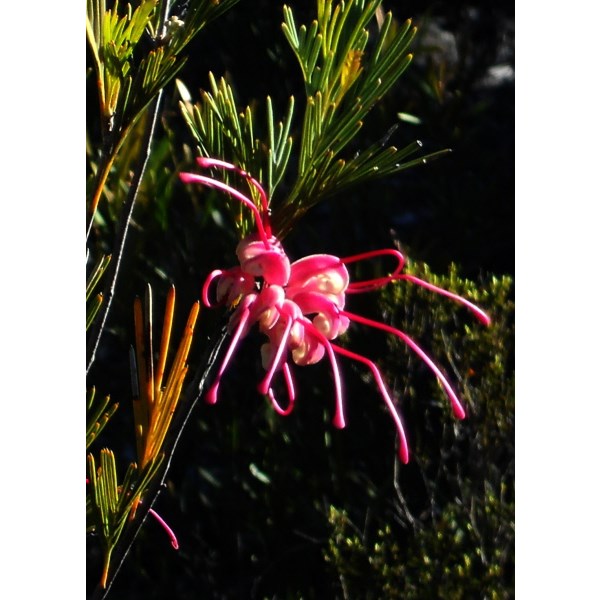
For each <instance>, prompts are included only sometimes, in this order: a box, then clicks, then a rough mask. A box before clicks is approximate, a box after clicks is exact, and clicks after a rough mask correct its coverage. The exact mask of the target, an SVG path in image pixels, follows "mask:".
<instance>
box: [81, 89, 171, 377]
mask: <svg viewBox="0 0 600 600" xmlns="http://www.w3.org/2000/svg"><path fill="white" fill-rule="evenodd" d="M162 93H163V91H162V90H160V92H159V93H158V95H157V96H156V98H155V99H154V101H153V104H152V108H151V113H150V121H149V123H148V126H147V127H146V132H145V136H144V141H143V147H144V148H145V151H144V154H143V156H142V157H141V160H140V165H139V167H138V169H137V171H136V173H135V175H134V177H133V180H132V182H131V185H130V186H129V192H128V193H127V199H126V201H125V205H124V206H123V210H122V212H121V219H120V220H119V230H118V233H117V238H116V241H115V248H114V251H113V255H112V256H113V260H112V261H111V263H110V265H109V269H108V273H107V278H106V285H105V286H104V290H103V297H104V302H103V303H102V307H101V308H100V314H99V315H98V317H97V318H96V320H95V322H94V325H93V326H92V328H91V334H90V336H89V338H88V345H87V367H86V374H87V373H89V370H90V367H91V366H92V364H93V363H94V359H95V358H96V350H97V349H98V345H99V343H100V338H101V337H102V333H103V331H104V327H105V325H106V319H107V316H108V311H109V310H110V306H111V304H112V299H113V296H114V293H115V288H116V286H117V279H118V276H119V269H120V267H121V260H122V258H123V254H124V250H125V242H126V241H127V233H128V231H129V224H130V223H131V216H132V214H133V207H134V205H135V201H136V199H137V195H138V191H139V189H140V184H141V182H142V178H143V177H144V173H145V171H146V165H147V164H148V158H149V157H150V152H151V147H152V138H153V137H154V131H155V128H156V122H157V121H158V113H159V109H160V101H161V98H162Z"/></svg>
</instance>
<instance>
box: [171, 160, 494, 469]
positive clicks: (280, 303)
mask: <svg viewBox="0 0 600 600" xmlns="http://www.w3.org/2000/svg"><path fill="white" fill-rule="evenodd" d="M197 161H198V164H199V166H200V167H201V168H211V167H216V168H220V169H224V170H230V171H234V172H236V173H238V174H239V175H241V176H242V177H244V178H245V179H246V180H247V181H248V184H249V185H250V186H252V188H254V190H255V192H256V193H257V194H258V197H259V198H260V206H258V207H257V205H256V204H255V203H254V202H253V201H252V200H251V199H250V198H248V197H246V196H245V195H244V194H242V193H240V192H239V191H238V190H236V189H235V188H233V187H231V186H229V185H227V184H225V183H223V182H221V181H218V180H216V179H213V178H210V177H206V176H204V175H199V174H195V173H181V174H180V178H181V180H182V181H183V182H185V183H199V184H202V185H205V186H208V187H212V188H216V189H219V190H222V191H224V192H226V193H228V194H230V195H231V196H232V197H233V198H235V199H237V200H239V201H240V202H241V203H242V204H243V205H244V206H246V207H247V208H248V209H249V210H250V211H251V212H252V213H253V216H254V221H255V223H256V232H255V233H252V234H250V235H248V236H247V237H245V238H244V239H242V240H241V241H240V243H239V244H238V246H237V249H236V254H237V257H238V261H239V266H236V267H232V268H231V269H228V270H225V271H222V270H216V271H213V272H212V273H210V275H209V276H208V277H207V279H206V281H205V283H204V285H203V288H202V300H203V302H204V304H205V305H206V306H209V307H210V306H212V305H213V304H215V303H214V302H213V301H212V300H211V297H210V296H211V292H212V293H213V294H214V295H215V296H216V304H221V305H227V306H230V307H234V310H233V313H232V316H231V319H230V324H229V327H230V332H231V334H232V338H231V343H230V345H229V347H228V349H227V351H226V353H225V356H224V358H223V361H222V363H221V366H220V368H219V371H218V373H217V376H216V378H215V381H214V383H213V384H212V386H211V387H210V389H209V390H208V393H207V401H208V402H209V403H215V402H216V401H217V393H218V388H219V384H220V382H221V378H222V377H223V374H224V372H225V370H226V369H227V366H228V364H229V362H230V361H231V358H232V356H233V354H234V352H235V350H236V348H237V346H238V344H239V342H240V341H241V340H242V339H243V338H244V337H245V336H246V335H247V334H248V332H249V331H250V329H251V328H252V327H253V326H254V325H257V326H258V330H259V331H260V332H261V333H262V334H264V335H265V336H266V338H267V341H266V342H265V343H264V345H263V346H262V349H261V355H262V364H263V367H264V369H265V371H266V374H265V376H264V378H263V379H262V380H261V381H260V383H259V384H258V391H259V392H260V393H261V394H265V395H266V396H268V397H269V399H270V401H271V403H272V405H273V408H274V409H275V410H276V411H277V412H278V413H279V414H281V415H288V414H289V413H290V412H291V411H292V409H293V407H294V402H295V399H296V393H295V387H294V379H293V375H292V370H291V367H290V363H294V364H296V365H299V366H306V365H311V364H315V363H317V362H319V361H320V360H321V359H322V358H323V357H324V356H325V355H327V357H328V359H329V362H330V364H331V369H332V373H333V379H334V384H335V398H336V402H335V407H336V408H335V415H334V419H333V424H334V425H335V426H336V427H338V428H343V427H344V426H345V419H344V406H343V392H342V381H341V377H340V373H339V367H338V363H337V356H345V357H347V358H350V359H353V360H355V361H358V362H360V363H362V364H364V365H366V366H367V367H368V368H369V369H370V371H371V373H372V374H373V377H374V379H375V382H376V384H377V387H378V389H379V392H380V394H381V396H382V398H383V400H384V402H385V403H386V405H387V407H388V409H389V411H390V413H391V415H392V418H393V420H394V422H395V424H396V428H397V431H398V435H399V440H400V444H399V455H400V459H401V460H402V462H404V463H406V462H408V444H407V441H406V435H405V433H404V428H403V426H402V421H401V419H400V416H399V414H398V411H397V409H396V406H395V404H394V402H393V400H392V398H391V396H390V393H389V391H388V389H387V386H386V384H385V382H384V380H383V377H382V375H381V372H380V371H379V369H378V367H377V365H375V363H374V362H372V361H371V360H370V359H368V358H366V357H364V356H362V355H360V354H357V353H355V352H352V351H350V350H348V349H346V348H344V347H342V346H340V345H338V344H336V343H334V340H336V339H337V338H338V337H339V336H340V335H341V334H343V333H344V332H345V331H346V330H347V329H348V327H349V325H350V323H351V322H354V323H359V324H362V325H366V326H369V327H374V328H376V329H380V330H383V331H386V332H388V333H391V334H393V335H395V336H397V337H398V338H400V339H401V340H403V341H404V342H405V343H406V344H407V345H408V346H409V347H410V348H411V349H412V350H413V351H414V352H415V353H416V354H417V355H418V356H419V357H420V358H421V359H422V360H423V361H424V362H425V363H426V364H427V366H428V367H429V368H430V369H431V370H432V371H433V373H434V374H435V376H436V377H437V379H438V380H439V382H440V383H441V385H442V386H443V388H444V390H445V391H446V394H447V395H448V398H449V399H450V402H451V404H452V409H453V411H454V414H455V415H456V416H457V417H458V418H459V419H462V418H464V416H465V411H464V409H463V407H462V405H461V403H460V401H459V399H458V397H457V396H456V393H455V392H454V390H453V389H452V387H451V386H450V384H449V383H448V380H447V379H446V377H445V376H444V375H443V374H442V372H441V371H440V370H439V368H438V367H437V366H436V365H435V363H434V362H433V361H432V360H431V358H429V356H428V355H427V354H426V353H425V352H424V351H423V350H422V349H421V348H420V347H419V346H418V345H417V344H416V342H415V341H414V340H412V339H411V338H410V337H409V336H408V335H406V334H405V333H404V332H402V331H400V330H398V329H396V328H394V327H391V326H389V325H386V324H385V323H380V322H378V321H374V320H372V319H368V318H366V317H363V316H360V315H357V314H354V313H352V312H349V311H348V310H346V307H345V306H346V295H347V294H356V293H362V292H368V291H372V290H375V289H377V288H380V287H382V286H384V285H386V284H388V283H389V282H391V281H398V280H407V281H411V282H412V283H415V284H417V285H421V286H423V287H425V288H427V289H429V290H431V291H433V292H436V293H438V294H442V295H444V296H447V297H449V298H452V299H453V300H455V301H457V302H459V303H461V304H462V305H464V306H466V307H467V308H469V309H470V310H471V311H473V313H474V314H475V316H476V317H477V318H478V319H479V320H480V321H482V322H483V323H484V324H486V325H487V324H489V323H490V318H489V317H488V315H486V314H485V313H484V312H483V311H482V310H481V309H480V308H478V307H477V306H475V305H473V304H472V303H471V302H469V301H467V300H465V299H464V298H462V297H460V296H458V295H456V294H453V293H451V292H449V291H447V290H444V289H441V288H438V287H437V286H434V285H432V284H430V283H427V282H426V281H423V280H421V279H418V278H417V277H414V276H412V275H407V274H404V273H402V269H403V267H404V257H403V256H402V254H401V253H400V252H399V251H398V250H395V249H383V250H377V251H373V252H366V253H363V254H358V255H355V256H351V257H348V258H338V257H337V256H333V255H330V254H314V255H311V256H306V257H304V258H301V259H300V260H297V261H295V262H290V260H289V258H288V256H287V255H286V253H285V250H284V249H283V246H282V245H281V243H280V242H279V240H278V239H277V238H276V237H275V236H274V235H273V233H272V231H271V226H270V222H269V206H268V204H269V203H268V199H267V196H266V193H265V191H264V190H263V188H262V187H261V185H260V184H259V183H258V182H257V181H256V180H255V179H254V178H252V177H251V176H250V175H249V174H248V173H246V172H245V171H242V170H241V169H239V168H237V167H236V166H234V165H232V164H229V163H226V162H224V161H220V160H215V159H209V158H199V159H197ZM380 256H391V257H393V258H394V259H395V260H396V268H395V269H394V270H393V272H392V273H391V274H390V275H388V276H386V277H381V278H376V279H369V280H363V281H350V276H349V274H348V269H347V265H349V264H351V263H355V262H358V261H361V260H368V259H372V258H376V257H380ZM213 288H214V289H213ZM277 373H281V374H282V375H283V379H284V381H285V384H286V388H287V393H288V403H287V406H286V407H285V408H282V406H281V404H280V403H279V402H278V401H277V399H276V397H275V394H274V392H273V387H272V383H273V378H274V377H275V375H276V374H277Z"/></svg>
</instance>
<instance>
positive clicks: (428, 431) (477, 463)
mask: <svg viewBox="0 0 600 600" xmlns="http://www.w3.org/2000/svg"><path fill="white" fill-rule="evenodd" d="M410 272H413V273H415V274H421V275H423V274H424V273H427V277H428V280H429V281H435V282H436V283H437V284H442V285H446V286H448V287H451V288H452V289H454V290H460V292H461V293H463V294H468V296H469V297H470V298H472V299H473V300H477V301H481V302H486V304H487V305H488V306H489V307H490V312H491V313H492V314H493V316H494V322H493V325H492V327H491V328H489V329H485V330H480V329H471V328H470V327H469V326H467V325H465V324H464V323H463V321H462V319H457V317H456V315H455V314H454V311H452V310H448V307H447V306H444V305H443V304H441V303H440V302H438V301H436V302H435V303H434V302H432V301H431V298H430V297H428V295H427V292H426V291H424V290H421V289H417V288H414V287H409V286H406V287H404V286H395V287H393V288H391V287H390V288H388V289H386V290H385V291H384V292H383V293H382V298H381V302H382V307H383V309H384V310H385V311H386V312H388V314H389V318H390V319H391V321H392V322H394V321H400V323H398V325H399V326H400V327H402V328H405V329H407V330H411V329H412V331H411V333H412V334H413V335H414V336H415V337H417V338H419V337H420V336H422V335H424V334H427V335H426V337H427V339H428V344H429V345H431V348H432V351H433V353H435V354H439V353H444V354H445V355H446V356H447V359H448V364H449V365H451V367H452V370H453V372H454V375H455V377H456V378H458V380H459V381H460V382H461V390H460V391H461V394H462V396H461V397H462V398H465V399H467V401H468V407H469V416H468V419H467V420H466V421H464V422H462V423H460V425H456V426H454V427H453V428H449V427H447V426H446V425H443V426H442V425H441V423H440V420H442V419H443V418H444V417H443V416H441V415H440V409H441V407H443V406H445V399H444V398H443V394H441V393H440V391H439V390H436V389H435V387H436V386H435V385H431V384H428V385H427V386H422V387H419V388H418V389H415V385H414V383H415V382H420V381H422V378H419V377H417V376H415V375H416V374H415V373H414V371H413V369H410V370H409V371H408V372H406V373H405V374H403V376H398V379H397V383H396V385H397V387H399V388H400V389H403V390H404V396H405V404H406V406H405V407H404V408H403V410H404V414H405V415H406V416H407V420H410V421H413V420H415V421H418V420H419V416H418V415H419V414H423V406H422V404H423V400H424V399H426V398H427V397H428V396H430V397H431V400H430V402H429V405H428V406H426V407H425V411H424V412H425V415H424V417H421V421H422V422H421V423H419V424H418V425H415V426H414V427H413V428H412V429H413V430H414V431H415V432H419V435H416V436H415V438H416V439H415V440H414V444H415V446H416V448H415V454H416V455H417V458H416V461H415V462H416V463H417V464H418V468H417V470H416V471H417V472H413V473H409V474H408V476H405V475H400V474H399V473H397V476H396V481H395V496H396V498H395V501H394V509H393V515H394V518H393V519H392V518H390V512H392V511H391V510H390V511H388V513H387V514H384V515H378V516H377V517H375V518H373V519H372V521H371V523H369V527H368V529H367V530H366V531H365V530H361V529H359V528H358V527H357V526H356V525H355V524H354V523H353V521H352V519H351V517H350V516H349V515H348V513H347V512H346V511H344V510H338V509H336V508H335V507H331V511H330V514H329V522H330V524H331V527H332V531H331V535H330V537H329V541H328V546H327V548H326V549H325V557H326V560H328V561H329V562H330V563H331V565H332V567H333V568H334V570H335V573H336V575H337V576H338V578H339V581H340V585H341V587H342V589H343V594H344V597H345V598H382V597H385V598H422V597H423V590H425V589H426V590H428V592H427V593H428V595H430V596H431V597H434V598H441V597H443V598H464V597H478V598H495V599H500V598H509V597H512V594H511V591H510V590H511V589H512V587H513V585H514V572H513V570H514V420H513V416H514V372H513V368H514V367H513V365H514V326H513V323H514V305H513V302H512V300H511V295H512V292H513V284H512V280H511V279H510V278H508V277H504V278H502V279H497V278H495V277H492V278H490V279H489V280H488V282H487V285H483V284H482V283H477V284H475V282H472V281H467V280H464V279H461V278H460V277H459V276H458V274H457V270H456V268H455V267H452V268H451V270H450V273H449V275H448V276H445V277H436V276H434V275H433V274H432V273H431V272H430V271H429V269H428V268H427V266H426V265H413V266H412V267H411V269H410ZM434 304H435V306H434ZM390 344H391V348H390V351H391V353H390V360H389V361H388V364H389V365H390V369H391V368H393V367H392V365H395V364H397V363H400V364H406V362H407V361H409V360H410V357H409V355H408V354H407V353H406V351H405V350H404V348H401V347H399V345H398V344H397V343H396V342H395V341H394V340H390ZM409 364H410V363H409ZM394 372H396V369H394ZM419 404H420V405H421V406H418V405H419ZM440 428H441V429H442V432H441V435H440ZM422 432H424V435H422V434H421V433H422ZM440 438H441V439H440ZM436 443H437V445H438V446H440V449H439V451H438V452H432V451H431V449H432V448H433V447H434V444H436ZM459 455H460V456H461V457H462V459H461V461H460V462H457V461H456V457H457V456H459Z"/></svg>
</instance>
